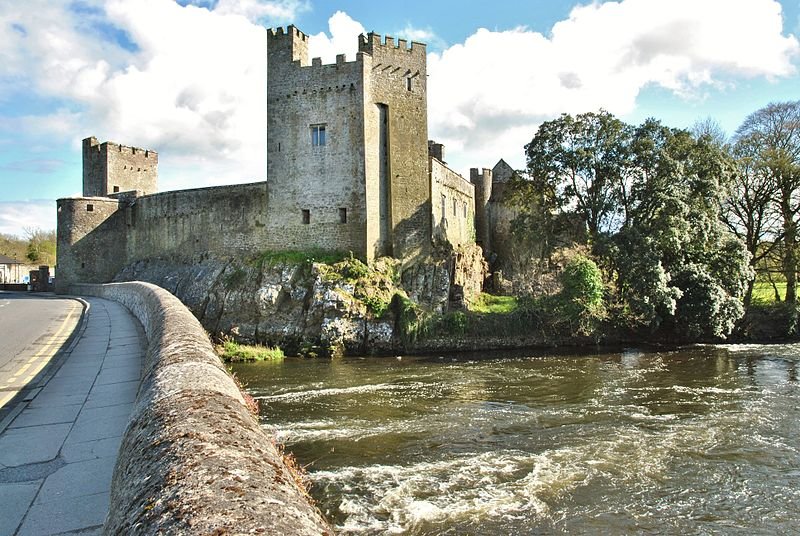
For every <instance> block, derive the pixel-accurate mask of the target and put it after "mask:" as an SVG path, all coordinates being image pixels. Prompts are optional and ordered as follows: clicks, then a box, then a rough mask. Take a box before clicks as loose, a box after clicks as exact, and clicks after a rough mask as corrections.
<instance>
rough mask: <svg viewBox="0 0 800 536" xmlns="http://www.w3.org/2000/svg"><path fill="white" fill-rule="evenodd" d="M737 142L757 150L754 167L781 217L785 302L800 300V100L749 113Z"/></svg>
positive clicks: (740, 128)
mask: <svg viewBox="0 0 800 536" xmlns="http://www.w3.org/2000/svg"><path fill="white" fill-rule="evenodd" d="M735 139H736V140H737V143H739V142H741V143H747V144H749V145H750V146H751V147H752V148H753V149H754V154H753V159H754V160H753V164H752V165H753V166H754V168H755V169H756V170H757V171H758V173H759V174H763V176H764V177H765V178H766V180H768V181H769V182H770V187H771V189H772V192H773V196H772V200H773V203H774V206H775V208H776V209H777V212H778V214H779V215H780V220H781V246H782V248H781V249H782V251H783V259H782V261H783V262H782V268H783V273H784V276H785V277H786V301H787V302H790V303H794V302H796V301H797V264H798V239H799V238H800V237H798V215H800V101H794V102H780V103H772V104H769V105H767V106H765V107H764V108H761V109H760V110H757V111H755V112H753V113H752V114H750V115H749V116H748V117H747V119H745V120H744V122H743V123H742V125H741V126H740V127H739V128H738V130H737V131H736V136H735Z"/></svg>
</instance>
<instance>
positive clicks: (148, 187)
mask: <svg viewBox="0 0 800 536" xmlns="http://www.w3.org/2000/svg"><path fill="white" fill-rule="evenodd" d="M157 183H158V154H157V153H156V152H155V151H150V150H147V149H139V148H137V147H126V146H124V145H118V144H116V143H113V142H104V143H99V142H98V141H97V138H95V137H94V136H92V137H90V138H86V139H85V140H83V195H84V196H85V197H105V196H109V195H113V194H115V193H120V192H137V195H147V194H153V193H156V192H157V191H158V184H157Z"/></svg>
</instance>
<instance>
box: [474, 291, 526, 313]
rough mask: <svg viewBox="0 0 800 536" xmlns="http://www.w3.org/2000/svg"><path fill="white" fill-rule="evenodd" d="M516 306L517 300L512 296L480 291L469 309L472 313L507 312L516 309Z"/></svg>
mask: <svg viewBox="0 0 800 536" xmlns="http://www.w3.org/2000/svg"><path fill="white" fill-rule="evenodd" d="M517 307H519V300H517V298H515V297H514V296H493V295H492V294H486V293H485V292H482V293H481V295H480V296H478V299H477V300H475V302H473V303H472V304H471V305H470V308H469V309H470V311H472V312H474V313H483V314H507V313H513V312H514V311H516V310H517Z"/></svg>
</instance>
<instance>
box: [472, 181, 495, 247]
mask: <svg viewBox="0 0 800 536" xmlns="http://www.w3.org/2000/svg"><path fill="white" fill-rule="evenodd" d="M469 181H470V182H471V183H472V184H474V185H475V241H476V242H477V243H478V245H479V246H481V247H482V248H483V252H484V254H485V255H487V256H488V255H489V254H490V253H491V251H492V244H491V236H492V234H491V222H490V221H489V220H490V218H489V199H491V197H492V170H491V169H487V168H483V169H481V170H478V168H471V169H470V170H469Z"/></svg>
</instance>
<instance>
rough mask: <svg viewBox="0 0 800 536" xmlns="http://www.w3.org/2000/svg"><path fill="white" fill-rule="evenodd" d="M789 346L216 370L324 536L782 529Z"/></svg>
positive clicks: (789, 443) (791, 414)
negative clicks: (308, 484) (292, 477)
mask: <svg viewBox="0 0 800 536" xmlns="http://www.w3.org/2000/svg"><path fill="white" fill-rule="evenodd" d="M799 361H800V345H797V346H795V345H777V346H760V345H747V346H744V345H739V346H736V345H734V346H699V347H692V348H687V349H679V350H673V351H647V350H635V349H625V350H621V351H608V350H604V351H601V352H598V353H592V354H585V353H584V354H567V353H554V352H547V353H542V352H532V351H529V352H521V353H520V352H517V353H508V352H506V353H504V354H470V355H460V356H433V357H430V356H429V357H402V358H347V359H341V360H333V361H327V360H321V359H319V360H313V359H305V360H303V359H286V360H285V361H283V362H279V363H257V364H237V365H235V366H234V367H233V368H234V370H235V372H236V374H237V375H238V376H239V378H241V379H242V380H243V381H244V382H245V383H246V384H247V389H248V391H249V392H250V393H251V394H253V395H254V396H255V397H256V399H258V400H259V402H260V404H261V419H262V422H263V426H265V427H266V428H267V429H268V430H269V431H270V432H273V433H275V434H277V436H278V438H279V440H281V441H283V442H284V443H285V444H286V446H287V449H288V450H290V451H291V452H293V453H294V454H295V456H296V457H297V459H298V461H299V462H300V463H301V464H302V465H307V468H308V471H309V472H310V476H311V478H312V480H313V482H314V484H313V487H312V495H313V496H314V498H315V499H316V500H317V502H318V505H319V507H320V509H321V510H322V512H323V513H325V515H326V516H327V517H328V519H329V520H330V521H331V523H332V524H333V525H334V527H335V528H336V531H337V533H339V534H420V535H422V534H425V535H429V534H430V535H433V534H437V535H439V534H441V535H445V534H447V535H451V534H452V535H456V534H480V535H504V536H505V535H511V534H552V533H569V534H630V533H637V534H664V533H667V534H748V535H750V534H789V533H791V534H797V533H798V532H800V485H798V481H799V480H798V479H800V455H799V452H798V451H799V450H800V424H799V421H800V385H799V384H798V362H799Z"/></svg>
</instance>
